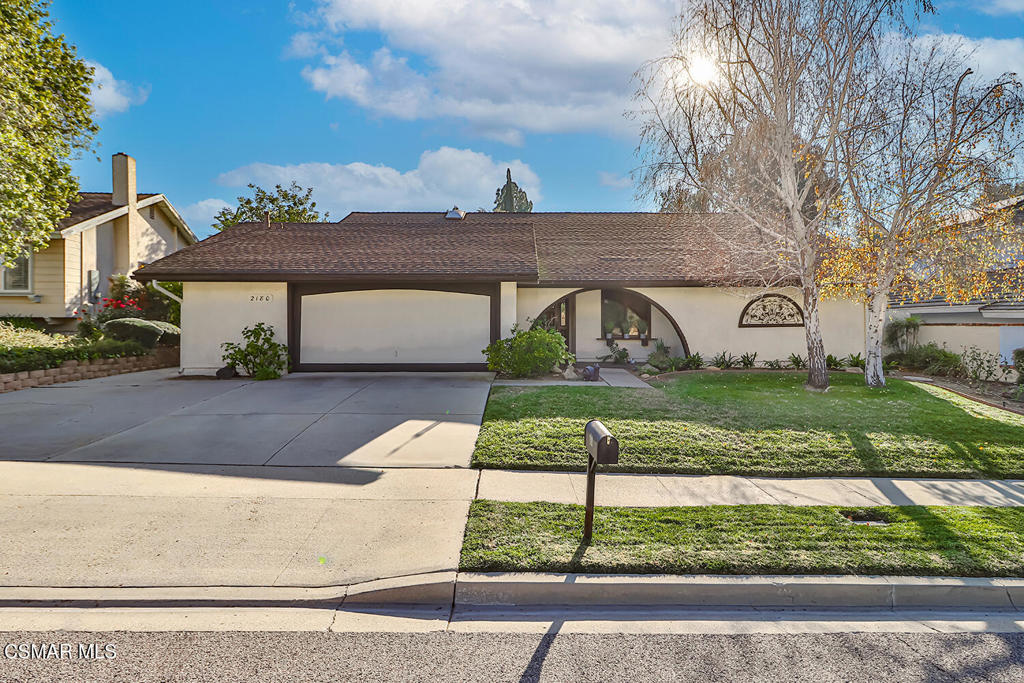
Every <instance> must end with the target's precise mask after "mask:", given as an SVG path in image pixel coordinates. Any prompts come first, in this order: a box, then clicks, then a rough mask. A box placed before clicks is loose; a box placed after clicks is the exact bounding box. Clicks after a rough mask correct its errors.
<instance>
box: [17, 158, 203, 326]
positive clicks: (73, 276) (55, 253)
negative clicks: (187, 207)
mask: <svg viewBox="0 0 1024 683" xmlns="http://www.w3.org/2000/svg"><path fill="white" fill-rule="evenodd" d="M112 166H113V171H112V175H113V188H112V189H113V191H112V192H81V193H79V194H80V197H81V198H80V200H79V201H77V202H75V203H74V204H71V205H70V206H69V207H68V213H69V215H68V216H67V217H66V218H65V219H63V220H62V221H61V222H60V224H59V225H58V226H57V230H56V231H55V232H54V233H53V235H52V236H51V238H50V243H49V245H47V246H46V248H44V249H41V250H40V251H38V252H35V253H34V254H31V255H29V256H25V257H23V258H22V259H20V260H19V262H18V263H17V264H16V265H15V266H14V267H13V268H4V267H3V266H0V316H4V315H19V316H29V317H32V318H36V319H40V320H42V321H45V322H46V324H47V325H49V326H51V327H55V328H60V327H67V326H69V325H70V324H72V323H73V322H74V320H75V317H76V316H77V315H78V312H79V311H81V310H83V309H84V308H86V307H88V306H92V305H95V304H96V303H97V302H99V301H100V299H101V298H102V297H104V296H106V295H107V292H108V288H109V278H110V276H112V275H115V274H130V273H132V272H133V271H134V270H135V269H136V268H138V267H139V266H140V265H142V264H145V263H148V262H150V261H155V260H157V259H159V258H162V257H164V256H167V255H168V254H171V253H173V252H175V251H177V250H178V249H181V248H182V247H184V246H187V245H189V244H195V243H196V241H197V238H196V236H195V235H194V234H193V233H192V231H191V230H189V227H188V226H187V225H186V224H185V221H184V220H182V218H181V216H180V215H179V214H178V212H177V211H176V210H175V208H174V207H173V206H171V203H170V202H169V201H168V200H167V198H166V197H165V196H163V195H162V194H137V193H136V190H135V159H133V158H132V157H130V156H128V155H127V154H115V155H113V157H112Z"/></svg>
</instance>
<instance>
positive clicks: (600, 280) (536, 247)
mask: <svg viewBox="0 0 1024 683" xmlns="http://www.w3.org/2000/svg"><path fill="white" fill-rule="evenodd" d="M713 223H714V224H718V225H717V228H723V229H724V228H728V229H733V230H739V229H742V228H741V227H740V226H739V225H738V223H739V222H738V221H737V220H736V219H735V218H733V217H731V216H727V215H723V214H664V213H519V214H510V213H469V214H466V213H464V212H461V211H457V210H453V211H450V212H448V213H447V214H445V213H440V212H438V213H352V214H349V215H348V216H347V217H346V218H345V219H344V220H342V221H340V222H337V223H305V224H301V223H287V224H273V225H269V226H268V225H265V224H253V223H248V224H243V225H238V226H235V227H232V228H228V229H226V230H224V231H223V232H221V233H219V234H217V235H214V236H212V237H210V238H208V239H206V240H204V241H202V242H200V243H199V244H196V245H194V246H191V247H187V248H185V249H183V250H181V251H179V252H177V253H175V254H171V255H170V256H168V257H166V258H164V259H161V260H159V261H157V262H156V263H153V264H150V265H149V266H146V267H145V268H141V269H140V270H138V271H137V272H136V273H135V277H136V278H137V279H139V280H143V281H145V280H153V279H158V280H182V281H184V303H183V305H182V327H183V336H182V353H181V358H182V360H181V363H182V368H183V370H184V371H186V372H194V373H209V372H211V371H213V370H215V369H216V368H218V367H219V366H221V365H222V364H223V363H222V360H221V348H220V344H221V342H224V341H229V340H236V339H238V338H239V336H240V333H241V331H242V328H243V327H245V326H248V325H252V324H254V323H256V322H259V321H263V322H266V323H269V324H271V325H273V326H274V328H275V331H276V334H277V336H278V338H279V340H280V341H281V342H284V343H287V344H288V345H289V349H290V353H291V362H292V370H293V371H304V370H308V371H318V370H403V369H411V370H473V369H482V368H484V367H485V365H484V357H483V355H482V353H481V351H482V350H483V349H484V347H485V346H487V345H488V344H489V343H490V342H491V341H493V340H496V339H498V338H499V337H504V336H507V335H509V334H510V332H511V330H512V327H513V325H515V324H519V325H520V326H525V325H528V324H529V323H530V321H531V320H534V319H537V318H539V317H542V316H543V317H546V318H547V319H549V320H551V321H552V322H553V323H554V324H555V325H556V327H557V328H558V329H559V330H560V331H561V332H562V333H563V334H564V335H565V337H566V338H567V340H568V343H569V347H570V349H571V350H572V351H573V352H575V353H576V355H577V357H578V358H579V359H580V360H582V361H592V360H595V359H597V358H599V357H600V356H601V355H604V354H606V353H607V352H608V346H607V339H606V333H605V331H606V330H611V335H612V336H613V338H614V341H615V342H616V343H618V344H620V345H623V346H625V347H626V348H628V349H629V351H630V353H631V354H632V355H633V356H634V357H636V358H644V357H646V356H647V354H648V353H649V352H650V351H652V350H653V349H654V345H653V344H652V343H650V339H648V340H645V341H641V340H640V339H638V338H636V335H638V334H639V332H640V331H641V329H642V328H644V327H646V328H647V331H648V335H649V336H650V337H651V338H653V339H660V340H662V341H663V342H664V343H665V344H666V345H668V346H669V347H670V348H671V353H672V354H674V355H679V356H683V355H687V354H690V353H693V352H699V353H701V354H702V355H703V356H704V357H705V358H710V356H712V355H713V354H715V353H718V352H721V351H729V352H731V353H734V354H737V355H738V354H740V353H745V352H757V354H758V359H759V360H770V359H776V358H778V359H785V358H786V357H788V355H789V354H790V353H799V354H802V355H806V344H805V340H804V329H803V312H802V310H801V308H802V307H801V305H800V303H799V302H800V300H801V299H800V294H799V290H797V289H795V288H782V289H778V290H774V291H771V292H766V291H765V290H763V289H760V288H757V287H742V286H731V287H723V286H717V285H716V283H720V282H723V281H728V280H730V264H729V263H728V260H727V259H726V258H725V257H724V255H723V253H722V250H720V249H718V250H716V249H715V248H713V247H712V246H710V245H713V244H715V243H716V241H715V238H714V237H712V236H711V234H710V231H709V226H711V225H712V224H713ZM734 223H735V224H737V225H733V224H734ZM821 318H822V331H823V335H824V339H825V346H826V350H827V352H828V353H832V354H835V355H837V356H843V355H846V354H849V353H858V352H862V351H863V349H864V309H863V307H862V306H861V305H859V304H854V303H851V302H848V301H823V302H822V303H821ZM626 333H630V336H631V338H630V339H628V340H627V339H624V336H625V334H626ZM645 344H646V345H645Z"/></svg>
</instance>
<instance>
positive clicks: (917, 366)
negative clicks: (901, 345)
mask: <svg viewBox="0 0 1024 683" xmlns="http://www.w3.org/2000/svg"><path fill="white" fill-rule="evenodd" d="M883 360H884V362H885V364H886V365H888V366H890V367H901V368H905V369H907V370H921V371H924V372H927V373H929V374H932V375H947V376H957V375H960V374H962V366H963V359H962V358H961V357H960V354H957V353H953V352H952V351H947V350H946V349H943V348H940V347H939V346H938V345H937V344H935V343H934V342H930V343H928V344H924V345H922V346H914V347H912V348H910V349H909V350H907V351H905V352H897V353H890V354H887V355H886V356H885V358H884V359H883Z"/></svg>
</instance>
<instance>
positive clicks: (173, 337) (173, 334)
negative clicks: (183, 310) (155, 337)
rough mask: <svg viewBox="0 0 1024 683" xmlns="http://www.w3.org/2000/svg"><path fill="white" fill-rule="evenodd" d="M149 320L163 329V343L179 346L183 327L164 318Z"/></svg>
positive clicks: (161, 339)
mask: <svg viewBox="0 0 1024 683" xmlns="http://www.w3.org/2000/svg"><path fill="white" fill-rule="evenodd" d="M149 322H151V323H153V324H154V325H156V326H157V327H159V328H160V329H161V330H163V334H161V335H160V344H161V345H163V346H177V345H178V344H180V343H181V328H180V327H178V326H177V325H174V324H173V323H169V322H165V321H163V320H150V321H149Z"/></svg>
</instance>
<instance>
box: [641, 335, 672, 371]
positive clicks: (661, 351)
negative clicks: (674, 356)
mask: <svg viewBox="0 0 1024 683" xmlns="http://www.w3.org/2000/svg"><path fill="white" fill-rule="evenodd" d="M668 352H669V349H668V347H667V346H665V342H663V341H661V340H660V339H655V340H654V351H653V352H651V355H649V356H648V357H647V362H648V363H649V364H650V365H653V366H654V367H656V368H658V369H659V370H661V371H662V372H665V371H666V370H674V369H675V368H673V367H672V363H671V358H670V357H669V355H668Z"/></svg>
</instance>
